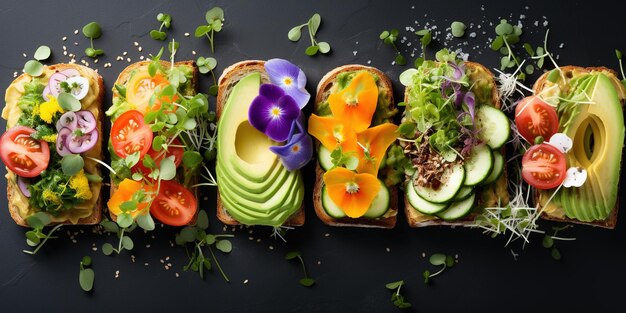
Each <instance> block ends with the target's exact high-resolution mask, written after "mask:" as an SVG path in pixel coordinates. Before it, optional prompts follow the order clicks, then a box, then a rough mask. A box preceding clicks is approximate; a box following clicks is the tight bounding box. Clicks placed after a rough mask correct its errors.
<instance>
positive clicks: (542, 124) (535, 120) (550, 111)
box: [515, 96, 559, 144]
mask: <svg viewBox="0 0 626 313" xmlns="http://www.w3.org/2000/svg"><path fill="white" fill-rule="evenodd" d="M515 125H516V126H517V129H518V130H519V132H520V134H521V135H522V137H524V138H525V139H526V140H527V141H528V142H530V143H531V144H532V143H534V142H535V138H536V137H537V136H542V137H543V139H544V140H546V141H547V140H549V139H550V137H552V135H554V134H555V133H556V132H557V131H558V130H559V118H558V116H557V114H556V110H555V109H554V108H553V107H552V106H550V105H549V104H548V103H546V102H545V101H543V100H542V99H541V98H539V97H536V96H530V97H526V98H524V99H522V100H521V101H520V102H519V103H518V104H517V107H516V108H515Z"/></svg>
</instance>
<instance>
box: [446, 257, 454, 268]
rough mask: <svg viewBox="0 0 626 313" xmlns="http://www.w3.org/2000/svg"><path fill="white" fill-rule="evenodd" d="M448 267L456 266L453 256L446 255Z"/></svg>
mask: <svg viewBox="0 0 626 313" xmlns="http://www.w3.org/2000/svg"><path fill="white" fill-rule="evenodd" d="M446 266H447V267H453V266H454V257H452V256H451V255H446Z"/></svg>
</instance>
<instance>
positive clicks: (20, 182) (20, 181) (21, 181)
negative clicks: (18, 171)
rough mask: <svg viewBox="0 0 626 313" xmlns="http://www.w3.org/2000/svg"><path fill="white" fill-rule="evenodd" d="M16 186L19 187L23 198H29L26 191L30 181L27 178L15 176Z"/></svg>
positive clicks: (28, 191) (28, 192)
mask: <svg viewBox="0 0 626 313" xmlns="http://www.w3.org/2000/svg"><path fill="white" fill-rule="evenodd" d="M17 186H18V187H20V191H21V192H22V194H23V195H24V196H26V198H30V190H28V186H30V180H29V179H28V178H24V177H22V176H17Z"/></svg>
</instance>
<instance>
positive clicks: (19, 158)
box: [0, 126, 50, 177]
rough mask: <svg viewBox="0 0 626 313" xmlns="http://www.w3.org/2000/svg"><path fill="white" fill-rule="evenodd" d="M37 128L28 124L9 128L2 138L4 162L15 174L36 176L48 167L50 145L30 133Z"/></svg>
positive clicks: (0, 142)
mask: <svg viewBox="0 0 626 313" xmlns="http://www.w3.org/2000/svg"><path fill="white" fill-rule="evenodd" d="M33 133H35V130H34V129H32V128H30V127H26V126H17V127H13V128H11V129H9V130H8V131H7V132H6V133H4V134H3V135H2V137H1V138H0V147H2V149H0V157H1V158H2V162H4V164H5V165H6V166H7V167H8V168H9V170H11V171H12V172H14V173H15V174H17V175H18V176H22V177H35V176H37V175H39V174H41V172H43V171H44V170H45V169H46V168H47V167H48V162H49V161H50V147H48V143H47V142H45V141H43V140H36V139H34V138H32V137H31V136H30V135H31V134H33Z"/></svg>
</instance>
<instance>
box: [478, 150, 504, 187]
mask: <svg viewBox="0 0 626 313" xmlns="http://www.w3.org/2000/svg"><path fill="white" fill-rule="evenodd" d="M492 153H493V169H491V173H490V174H489V176H487V178H486V179H485V181H483V184H491V183H493V182H495V181H496V180H498V178H500V176H502V173H503V172H504V157H503V156H502V153H500V151H492Z"/></svg>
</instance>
